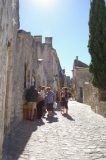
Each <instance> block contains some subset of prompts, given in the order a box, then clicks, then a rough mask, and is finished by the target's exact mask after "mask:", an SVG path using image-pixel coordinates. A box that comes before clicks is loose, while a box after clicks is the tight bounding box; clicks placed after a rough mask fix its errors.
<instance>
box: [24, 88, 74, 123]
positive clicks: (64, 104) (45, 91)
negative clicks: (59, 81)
mask: <svg viewBox="0 0 106 160" xmlns="http://www.w3.org/2000/svg"><path fill="white" fill-rule="evenodd" d="M70 97H71V95H70V94H69V92H68V89H67V87H63V88H62V90H61V91H60V92H59V91H58V92H54V91H52V90H51V87H45V86H40V87H39V91H38V90H37V89H36V88H35V87H34V85H31V87H30V88H29V89H28V90H27V92H26V100H27V104H28V120H31V121H33V120H34V113H35V112H34V111H35V109H36V113H37V118H38V119H41V117H42V116H43V112H47V116H48V117H49V116H52V115H53V105H54V102H57V104H58V105H59V108H60V112H61V114H68V99H69V98H70Z"/></svg>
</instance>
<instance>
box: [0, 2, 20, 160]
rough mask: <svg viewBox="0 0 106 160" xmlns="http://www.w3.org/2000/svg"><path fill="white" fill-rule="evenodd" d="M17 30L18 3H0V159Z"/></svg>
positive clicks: (6, 125) (8, 108) (8, 120)
mask: <svg viewBox="0 0 106 160" xmlns="http://www.w3.org/2000/svg"><path fill="white" fill-rule="evenodd" d="M18 28H19V1H18V0H14V1H12V0H8V1H7V0H1V1H0V118H1V121H0V159H2V158H1V157H2V154H1V152H2V144H3V138H4V133H5V134H8V133H9V130H10V128H9V126H10V110H11V98H12V76H13V59H14V51H15V47H16V45H15V44H16V37H17V29H18Z"/></svg>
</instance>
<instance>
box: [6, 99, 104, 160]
mask: <svg viewBox="0 0 106 160" xmlns="http://www.w3.org/2000/svg"><path fill="white" fill-rule="evenodd" d="M7 148H8V149H7V151H6V150H4V151H5V152H4V153H5V154H4V156H3V160H95V159H98V160H106V119H105V118H104V117H102V116H101V115H98V114H95V113H94V112H93V111H92V110H91V109H90V107H89V106H87V105H84V104H81V103H77V102H75V101H69V115H62V114H61V113H60V112H59V108H57V109H56V110H54V116H53V117H49V118H47V113H46V114H45V116H44V117H43V118H42V120H38V119H35V121H28V120H23V121H22V122H21V124H20V125H19V126H18V127H17V128H16V129H15V130H14V131H13V132H12V133H11V135H10V136H9V143H8V147H7Z"/></svg>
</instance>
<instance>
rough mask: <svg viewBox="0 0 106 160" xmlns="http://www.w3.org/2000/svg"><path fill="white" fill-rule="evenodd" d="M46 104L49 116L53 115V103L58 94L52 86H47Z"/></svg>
mask: <svg viewBox="0 0 106 160" xmlns="http://www.w3.org/2000/svg"><path fill="white" fill-rule="evenodd" d="M46 90H47V93H46V105H47V111H48V116H51V115H52V112H53V103H54V102H55V101H56V94H55V93H54V92H53V91H52V90H51V88H50V87H47V88H46Z"/></svg>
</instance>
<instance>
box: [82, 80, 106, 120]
mask: <svg viewBox="0 0 106 160" xmlns="http://www.w3.org/2000/svg"><path fill="white" fill-rule="evenodd" d="M104 95H105V96H106V91H101V90H99V89H97V88H95V87H94V86H93V85H92V84H91V83H87V82H86V83H84V86H83V103H85V104H87V105H90V106H91V108H92V110H93V111H94V112H96V113H98V114H100V115H102V116H104V117H106V101H103V100H102V97H103V98H104Z"/></svg>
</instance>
